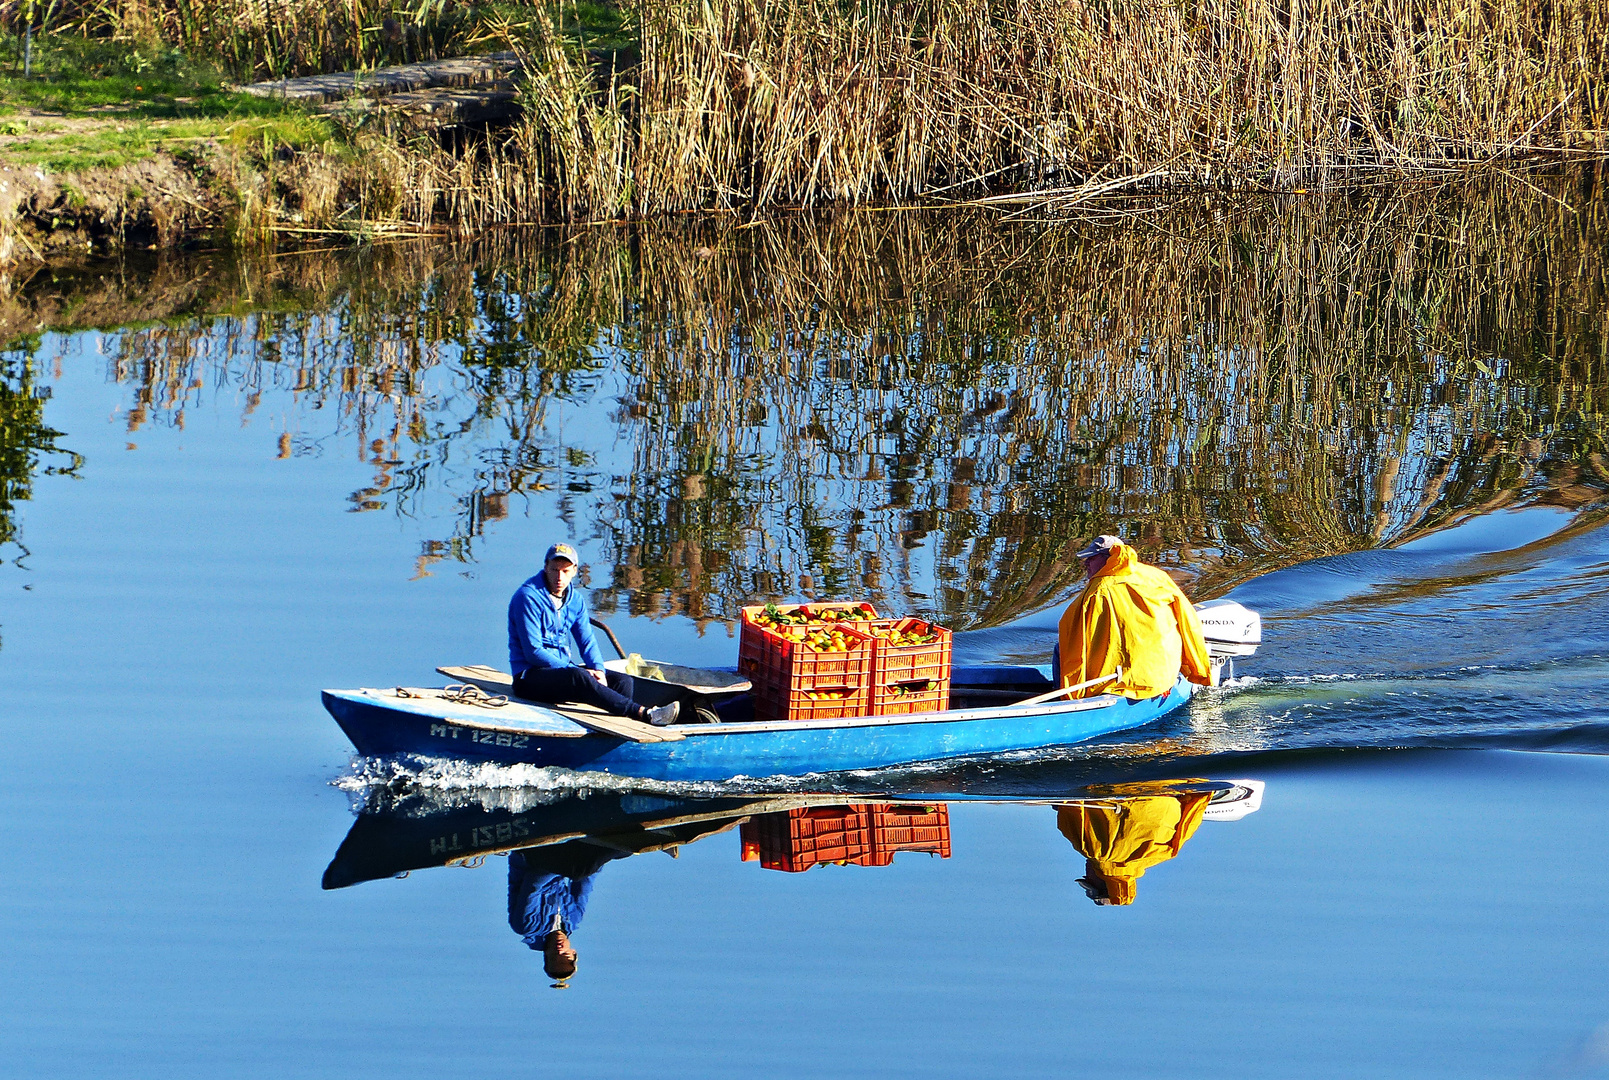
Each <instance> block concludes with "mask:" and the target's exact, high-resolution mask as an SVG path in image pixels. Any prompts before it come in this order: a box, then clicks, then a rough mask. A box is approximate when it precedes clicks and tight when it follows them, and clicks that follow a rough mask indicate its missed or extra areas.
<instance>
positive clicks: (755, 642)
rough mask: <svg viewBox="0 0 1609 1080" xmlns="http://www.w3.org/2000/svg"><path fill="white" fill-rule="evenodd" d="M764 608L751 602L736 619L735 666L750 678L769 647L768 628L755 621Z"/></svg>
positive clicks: (790, 608)
mask: <svg viewBox="0 0 1609 1080" xmlns="http://www.w3.org/2000/svg"><path fill="white" fill-rule="evenodd" d="M861 606H862V604H860V603H858V602H849V603H831V604H778V605H777V608H778V610H780V611H784V612H788V613H792V612H795V611H800V610H803V611H805V612H811V611H823V610H828V609H831V610H834V611H840V610H843V609H845V608H858V607H861ZM864 606H865V607H871V608H872V613H873V615H874V616H875V615H876V612H877V609H876V608H874V607H872V606H871V605H870V604H865V605H864ZM765 608H766V605H764V604H753V605H750V606H748V607H745V608H744V609H743V614H742V618H741V619H740V620H739V621H738V639H737V668H738V671H740V672H742V673H743V674H744V675H747V676H748V677H749V678H751V679H752V678H754V675H755V673H756V672H758V671H759V670H760V667H761V664H762V661H761V659H760V657H761V656H762V655H763V654H764V653H765V652H766V650H767V649H768V648H769V647H770V646H769V645H768V643H767V641H766V637H765V635H766V633H767V631H768V630H769V629H770V628H769V627H764V626H761V625H760V624H759V623H757V622H755V620H756V619H757V618H758V617H759V616H760V615H761V614H763V613H764V612H765ZM838 625H844V626H850V627H852V628H854V629H857V630H858V629H860V628H861V627H863V626H864V625H865V623H863V622H850V621H847V620H846V621H845V622H844V623H841V624H838Z"/></svg>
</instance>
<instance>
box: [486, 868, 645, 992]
mask: <svg viewBox="0 0 1609 1080" xmlns="http://www.w3.org/2000/svg"><path fill="white" fill-rule="evenodd" d="M627 854H629V852H614V851H606V850H603V849H600V848H596V847H593V846H592V845H590V844H581V843H575V842H571V843H568V844H557V845H554V846H553V847H545V848H525V849H524V850H521V851H515V852H512V853H510V855H509V857H508V925H509V926H510V927H512V928H513V930H514V932H515V933H516V934H518V935H520V937H522V938H523V939H524V940H525V944H526V945H528V946H530V947H531V948H532V949H537V950H540V951H541V953H542V970H543V971H545V972H547V974H548V978H550V979H555V980H558V985H559V986H563V985H564V982H565V980H567V979H569V977H570V976H571V975H574V974H575V967H576V952H575V946H574V945H571V944H570V935H571V934H573V933H575V930H576V927H578V926H580V925H581V918H582V916H584V915H585V914H586V913H587V897H588V896H589V895H590V894H591V893H592V879H593V878H594V877H596V876H597V873H598V871H599V870H601V869H603V865H604V863H607V862H609V861H610V860H612V859H622V858H625V857H626V855H627Z"/></svg>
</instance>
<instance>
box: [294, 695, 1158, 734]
mask: <svg viewBox="0 0 1609 1080" xmlns="http://www.w3.org/2000/svg"><path fill="white" fill-rule="evenodd" d="M403 689H405V690H419V691H437V692H439V688H436V687H403ZM324 693H326V694H335V695H340V696H348V695H350V696H351V697H356V698H358V699H360V700H363V701H366V702H372V703H375V704H378V705H380V706H381V707H382V708H393V709H396V711H398V712H404V713H408V714H410V715H414V716H420V717H425V718H428V719H433V720H439V721H442V722H444V723H448V724H460V725H462V726H464V727H472V728H477V729H480V730H487V731H505V732H511V733H515V734H520V735H529V736H532V737H537V738H545V737H553V738H559V739H577V738H586V737H587V736H591V735H597V736H601V737H603V738H610V739H618V738H619V737H620V736H618V735H611V734H609V733H607V732H601V731H592V730H589V729H587V728H585V727H583V726H582V725H581V724H580V723H579V722H577V721H575V720H572V719H571V718H570V717H568V716H565V715H564V714H563V713H562V712H560V711H558V709H556V708H551V709H550V708H548V707H547V706H544V705H541V704H537V703H534V702H526V701H523V700H520V699H512V700H511V701H510V702H509V704H512V705H522V706H525V707H526V708H530V709H535V710H539V711H541V712H544V713H548V714H549V715H551V716H553V717H556V718H558V719H560V720H562V721H564V722H566V723H569V724H573V725H574V726H575V728H576V730H575V731H553V730H548V729H542V730H533V727H534V726H535V725H536V724H537V721H535V720H515V721H514V723H512V724H510V723H507V722H499V720H498V718H495V717H490V716H487V717H479V716H475V717H460V716H445V715H438V714H433V713H430V712H425V711H423V710H422V709H418V708H414V707H408V706H406V705H402V706H399V705H398V704H396V703H397V702H405V701H411V700H413V699H410V698H396V697H395V690H391V691H387V690H383V689H379V688H376V687H362V688H359V689H357V690H325V691H324ZM387 693H390V694H392V695H393V698H394V701H389V702H388V701H386V700H385V698H384V696H383V695H385V694H387ZM427 700H433V701H440V700H442V699H440V698H428V699H427ZM1129 700H1131V699H1129V698H1125V697H1123V696H1121V695H1118V694H1097V695H1096V696H1094V697H1088V698H1079V699H1077V700H1075V701H1069V702H1058V703H1056V704H1050V703H1048V702H1047V703H1041V704H1039V705H1033V706H1029V707H1028V709H1027V710H1024V711H1018V710H1023V706H1021V705H996V706H990V707H985V708H981V709H944V710H942V711H938V712H926V713H900V714H898V715H894V716H849V717H834V718H831V719H821V720H749V721H741V722H738V723H730V724H729V723H719V724H670V725H667V726H666V727H665V728H664V729H663V730H664V731H666V732H673V733H676V734H679V735H682V736H684V737H687V738H693V737H711V736H717V735H761V734H767V733H771V732H791V731H832V730H842V729H851V728H865V727H902V726H905V725H908V724H942V723H971V722H974V721H978V720H1004V719H1021V718H1022V717H1025V716H1047V717H1048V716H1060V715H1063V714H1065V713H1078V712H1089V711H1092V710H1095V709H1105V708H1111V707H1113V706H1115V705H1118V704H1119V703H1121V702H1125V701H1129ZM449 704H451V703H450V702H449ZM510 719H511V720H512V719H513V718H510ZM526 725H531V726H526Z"/></svg>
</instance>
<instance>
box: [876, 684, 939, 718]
mask: <svg viewBox="0 0 1609 1080" xmlns="http://www.w3.org/2000/svg"><path fill="white" fill-rule="evenodd" d="M949 707H950V680H949V679H942V680H939V681H936V682H935V681H933V680H931V679H920V680H915V681H912V682H907V683H894V684H892V685H888V686H884V685H881V684H879V685H877V686H874V687H872V693H871V710H870V711H869V712H868V713H867V714H866V715H868V716H907V715H911V714H914V713H929V712H943V711H944V710H945V709H948V708H949Z"/></svg>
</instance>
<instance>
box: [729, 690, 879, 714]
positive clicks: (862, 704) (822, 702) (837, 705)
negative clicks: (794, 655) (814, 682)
mask: <svg viewBox="0 0 1609 1080" xmlns="http://www.w3.org/2000/svg"><path fill="white" fill-rule="evenodd" d="M819 692H820V691H809V690H803V691H795V692H794V693H793V694H792V695H789V694H786V693H782V692H779V691H777V690H775V689H772V688H770V687H759V686H756V687H755V690H754V718H755V719H756V720H791V721H795V722H798V721H804V720H841V719H843V718H845V717H849V716H871V715H873V713H872V698H871V693H870V692H869V690H868V689H867V688H866V687H864V686H863V687H860V688H859V689H856V690H851V691H849V692H848V693H845V694H844V695H843V696H842V697H830V698H812V697H810V694H811V693H819Z"/></svg>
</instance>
